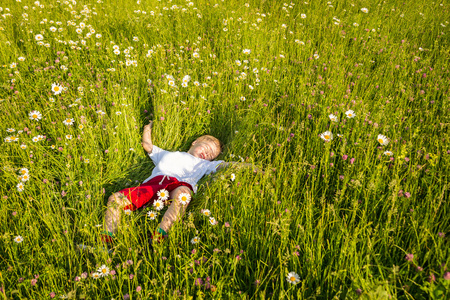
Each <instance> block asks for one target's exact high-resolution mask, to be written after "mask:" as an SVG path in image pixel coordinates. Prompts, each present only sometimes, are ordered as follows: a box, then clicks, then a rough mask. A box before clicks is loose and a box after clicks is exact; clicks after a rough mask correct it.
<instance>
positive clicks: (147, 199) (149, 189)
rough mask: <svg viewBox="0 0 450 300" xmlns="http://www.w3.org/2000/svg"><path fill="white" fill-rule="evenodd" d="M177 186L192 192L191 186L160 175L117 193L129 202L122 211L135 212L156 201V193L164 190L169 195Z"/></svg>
mask: <svg viewBox="0 0 450 300" xmlns="http://www.w3.org/2000/svg"><path fill="white" fill-rule="evenodd" d="M179 186H187V187H188V188H190V189H191V191H193V189H192V186H191V185H190V184H189V183H187V182H182V181H178V179H176V178H175V177H169V176H162V175H160V176H156V177H154V178H152V179H150V180H149V181H147V182H146V183H143V184H141V185H139V186H136V187H131V188H126V189H123V190H121V191H119V193H122V194H124V195H125V196H126V197H127V198H128V200H130V201H131V204H130V205H127V206H125V207H124V210H125V209H129V210H132V211H135V210H136V209H138V208H141V207H142V206H144V205H146V204H150V205H151V204H153V202H154V201H156V200H157V199H158V194H157V193H158V191H160V190H162V189H166V190H167V191H168V192H169V193H170V192H171V191H173V190H174V189H176V188H177V187H179ZM164 204H165V203H164Z"/></svg>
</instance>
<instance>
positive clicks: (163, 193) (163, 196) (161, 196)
mask: <svg viewBox="0 0 450 300" xmlns="http://www.w3.org/2000/svg"><path fill="white" fill-rule="evenodd" d="M157 195H158V199H159V200H162V201H164V200H167V199H168V198H169V192H168V191H167V190H166V189H162V190H159V191H158V193H157Z"/></svg>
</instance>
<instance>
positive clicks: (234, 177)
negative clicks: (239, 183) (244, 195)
mask: <svg viewBox="0 0 450 300" xmlns="http://www.w3.org/2000/svg"><path fill="white" fill-rule="evenodd" d="M235 179H236V175H234V173H232V174H231V181H234V180H235Z"/></svg>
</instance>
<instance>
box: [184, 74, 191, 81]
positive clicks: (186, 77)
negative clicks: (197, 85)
mask: <svg viewBox="0 0 450 300" xmlns="http://www.w3.org/2000/svg"><path fill="white" fill-rule="evenodd" d="M189 81H191V76H189V75H185V76H184V77H183V82H186V83H188V82H189Z"/></svg>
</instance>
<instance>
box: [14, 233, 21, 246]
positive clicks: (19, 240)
mask: <svg viewBox="0 0 450 300" xmlns="http://www.w3.org/2000/svg"><path fill="white" fill-rule="evenodd" d="M14 242H16V243H17V244H20V243H22V242H23V237H22V236H20V235H18V236H16V237H15V238H14Z"/></svg>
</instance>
